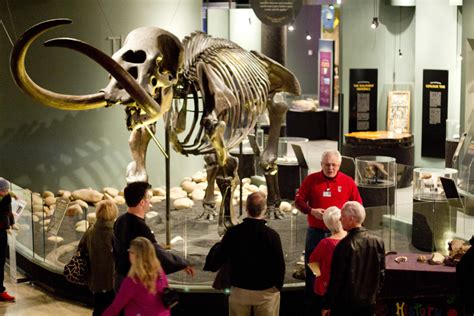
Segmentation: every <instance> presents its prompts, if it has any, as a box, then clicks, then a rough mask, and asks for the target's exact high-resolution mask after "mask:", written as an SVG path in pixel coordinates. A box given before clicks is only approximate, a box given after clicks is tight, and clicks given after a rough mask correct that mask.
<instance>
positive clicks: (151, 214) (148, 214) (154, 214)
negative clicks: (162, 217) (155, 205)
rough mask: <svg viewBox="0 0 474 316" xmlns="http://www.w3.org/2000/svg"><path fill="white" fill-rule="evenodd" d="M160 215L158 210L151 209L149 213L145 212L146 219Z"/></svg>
mask: <svg viewBox="0 0 474 316" xmlns="http://www.w3.org/2000/svg"><path fill="white" fill-rule="evenodd" d="M157 216H158V212H155V211H149V212H148V213H146V214H145V217H146V219H152V218H155V217H157Z"/></svg>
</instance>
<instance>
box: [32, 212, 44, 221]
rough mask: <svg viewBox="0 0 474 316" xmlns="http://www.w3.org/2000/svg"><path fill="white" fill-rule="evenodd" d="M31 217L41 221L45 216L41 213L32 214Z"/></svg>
mask: <svg viewBox="0 0 474 316" xmlns="http://www.w3.org/2000/svg"><path fill="white" fill-rule="evenodd" d="M33 216H36V217H37V218H38V220H39V219H43V218H44V217H45V214H44V213H43V212H34V213H33Z"/></svg>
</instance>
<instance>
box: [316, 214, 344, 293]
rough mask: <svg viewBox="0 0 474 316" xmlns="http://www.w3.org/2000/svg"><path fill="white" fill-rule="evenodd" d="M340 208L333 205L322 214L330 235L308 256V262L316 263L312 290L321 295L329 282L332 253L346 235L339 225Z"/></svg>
mask: <svg viewBox="0 0 474 316" xmlns="http://www.w3.org/2000/svg"><path fill="white" fill-rule="evenodd" d="M340 218H341V210H340V209H339V208H337V207H335V206H333V207H329V208H328V209H326V211H325V212H324V214H323V221H324V224H325V225H326V227H328V228H329V230H330V231H331V236H330V237H327V238H325V239H323V240H321V241H320V242H319V244H318V245H317V246H316V248H315V249H314V250H313V252H312V253H311V255H310V257H309V262H310V263H311V262H315V263H316V265H317V268H316V270H317V271H318V270H319V272H317V273H316V281H315V282H314V292H315V293H316V294H317V295H319V296H323V295H324V293H326V288H327V286H328V284H329V278H330V276H331V262H332V254H333V253H334V249H335V248H336V245H337V244H338V243H339V241H340V240H341V239H342V238H344V237H345V236H346V235H347V232H346V231H344V230H343V229H342V225H341V221H340Z"/></svg>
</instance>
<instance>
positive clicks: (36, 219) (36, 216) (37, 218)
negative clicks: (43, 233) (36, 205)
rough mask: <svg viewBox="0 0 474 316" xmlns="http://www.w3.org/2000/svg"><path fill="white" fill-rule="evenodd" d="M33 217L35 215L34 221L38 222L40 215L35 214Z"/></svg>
mask: <svg viewBox="0 0 474 316" xmlns="http://www.w3.org/2000/svg"><path fill="white" fill-rule="evenodd" d="M32 217H33V222H35V223H38V221H39V217H38V215H33V216H32Z"/></svg>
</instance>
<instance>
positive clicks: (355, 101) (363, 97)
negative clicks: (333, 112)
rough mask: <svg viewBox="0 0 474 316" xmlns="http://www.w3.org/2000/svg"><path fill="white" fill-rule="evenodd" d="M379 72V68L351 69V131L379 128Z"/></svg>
mask: <svg viewBox="0 0 474 316" xmlns="http://www.w3.org/2000/svg"><path fill="white" fill-rule="evenodd" d="M377 74H378V71H377V69H350V73H349V132H350V133H351V132H359V131H376V130H377Z"/></svg>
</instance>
